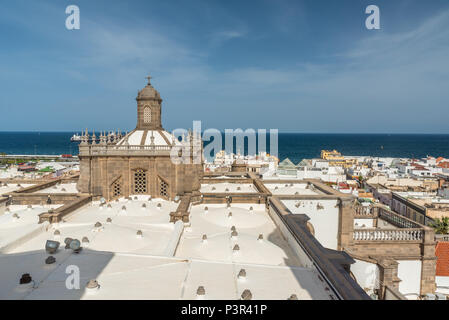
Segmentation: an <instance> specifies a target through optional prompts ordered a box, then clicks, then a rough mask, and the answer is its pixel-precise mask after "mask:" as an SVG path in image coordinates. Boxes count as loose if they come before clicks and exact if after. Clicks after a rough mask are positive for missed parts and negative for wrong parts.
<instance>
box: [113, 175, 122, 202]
mask: <svg viewBox="0 0 449 320" xmlns="http://www.w3.org/2000/svg"><path fill="white" fill-rule="evenodd" d="M111 191H112V197H113V198H118V197H120V196H121V195H122V183H121V179H117V180H115V181H114V183H113V184H112V186H111Z"/></svg>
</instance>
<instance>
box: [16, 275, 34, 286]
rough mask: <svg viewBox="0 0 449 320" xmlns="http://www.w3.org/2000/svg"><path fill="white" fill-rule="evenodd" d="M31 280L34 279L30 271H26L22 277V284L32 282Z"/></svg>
mask: <svg viewBox="0 0 449 320" xmlns="http://www.w3.org/2000/svg"><path fill="white" fill-rule="evenodd" d="M31 281H33V279H32V278H31V276H30V274H29V273H24V274H22V276H21V277H20V281H19V283H20V284H27V283H30V282H31Z"/></svg>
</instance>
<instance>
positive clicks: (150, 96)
mask: <svg viewBox="0 0 449 320" xmlns="http://www.w3.org/2000/svg"><path fill="white" fill-rule="evenodd" d="M147 79H148V84H147V85H146V87H145V88H143V89H142V90H140V91H139V93H138V94H137V98H136V100H137V126H136V129H137V130H164V129H163V128H162V121H161V108H162V99H161V96H160V94H159V92H157V90H156V89H154V88H153V86H152V85H151V82H150V80H151V77H150V76H148V77H147Z"/></svg>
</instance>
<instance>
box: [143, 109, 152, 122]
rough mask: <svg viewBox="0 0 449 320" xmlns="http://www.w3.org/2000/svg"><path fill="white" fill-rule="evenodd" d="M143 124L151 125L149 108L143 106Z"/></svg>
mask: <svg viewBox="0 0 449 320" xmlns="http://www.w3.org/2000/svg"><path fill="white" fill-rule="evenodd" d="M143 122H144V123H151V108H150V107H149V106H145V108H144V109H143Z"/></svg>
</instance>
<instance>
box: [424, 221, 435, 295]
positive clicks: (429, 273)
mask: <svg viewBox="0 0 449 320" xmlns="http://www.w3.org/2000/svg"><path fill="white" fill-rule="evenodd" d="M435 245H436V242H435V231H434V230H433V229H432V228H429V227H425V228H424V239H423V244H422V247H421V250H422V253H421V254H422V265H421V292H420V293H421V295H424V294H426V293H434V292H435V290H436V284H435V273H436V259H437V258H436V256H435Z"/></svg>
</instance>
